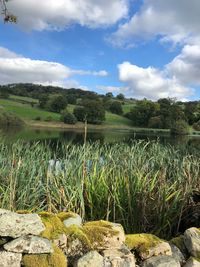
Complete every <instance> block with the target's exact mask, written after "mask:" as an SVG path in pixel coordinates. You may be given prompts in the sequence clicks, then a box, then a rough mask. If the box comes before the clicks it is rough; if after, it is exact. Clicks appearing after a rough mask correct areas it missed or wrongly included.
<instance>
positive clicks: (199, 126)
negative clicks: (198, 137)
mask: <svg viewBox="0 0 200 267" xmlns="http://www.w3.org/2000/svg"><path fill="white" fill-rule="evenodd" d="M192 126H193V128H194V129H195V130H196V131H200V120H199V121H197V122H196V123H194V124H193V125H192Z"/></svg>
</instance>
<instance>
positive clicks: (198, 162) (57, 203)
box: [0, 141, 200, 237]
mask: <svg viewBox="0 0 200 267" xmlns="http://www.w3.org/2000/svg"><path fill="white" fill-rule="evenodd" d="M58 157H59V158H60V163H61V166H60V164H58V166H57V168H51V170H50V169H49V160H50V159H57V158H58ZM199 189H200V159H199V156H198V153H196V154H195V153H193V154H190V153H188V151H187V150H184V149H182V150H181V149H175V148H173V147H171V146H162V145H161V144H159V143H157V142H144V141H134V142H133V143H132V144H131V145H126V144H114V145H99V144H98V143H96V144H85V145H84V146H81V145H66V144H62V145H58V146H57V147H56V148H54V149H53V150H52V149H51V148H50V147H49V146H48V145H45V144H41V143H33V144H29V143H26V144H24V143H21V142H17V143H14V144H11V145H6V144H4V143H3V142H1V143H0V207H1V208H9V209H12V210H19V209H20V210H21V209H28V210H31V211H41V210H48V211H52V212H57V211H61V210H72V211H75V212H78V213H79V214H81V215H83V216H84V219H86V220H89V219H107V220H111V221H116V222H119V223H121V224H122V225H123V226H124V227H125V229H126V231H127V232H147V231H148V232H149V231H151V232H153V233H156V234H158V235H160V236H165V237H166V236H170V235H171V234H175V233H176V232H177V231H178V228H179V224H180V221H181V219H182V215H183V214H184V212H185V211H186V210H187V209H188V208H189V207H190V201H191V196H192V194H193V190H199Z"/></svg>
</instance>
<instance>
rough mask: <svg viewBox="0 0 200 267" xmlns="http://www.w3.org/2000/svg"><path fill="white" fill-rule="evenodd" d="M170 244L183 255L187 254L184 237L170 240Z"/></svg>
mask: <svg viewBox="0 0 200 267" xmlns="http://www.w3.org/2000/svg"><path fill="white" fill-rule="evenodd" d="M170 243H172V244H173V245H175V246H176V247H177V248H179V249H180V251H181V252H182V253H184V254H187V248H186V247H185V243H184V235H180V236H177V237H174V238H173V239H171V240H170Z"/></svg>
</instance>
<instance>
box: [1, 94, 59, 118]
mask: <svg viewBox="0 0 200 267" xmlns="http://www.w3.org/2000/svg"><path fill="white" fill-rule="evenodd" d="M0 106H2V107H3V108H4V109H5V110H6V111H9V112H13V113H15V115H16V116H19V117H20V118H22V119H25V120H34V119H35V118H36V117H40V118H41V119H42V120H45V119H46V118H48V117H51V118H52V120H54V121H59V119H60V114H57V113H54V112H48V111H45V110H41V109H38V108H34V107H31V106H30V105H29V104H22V103H19V102H16V101H13V100H9V99H0Z"/></svg>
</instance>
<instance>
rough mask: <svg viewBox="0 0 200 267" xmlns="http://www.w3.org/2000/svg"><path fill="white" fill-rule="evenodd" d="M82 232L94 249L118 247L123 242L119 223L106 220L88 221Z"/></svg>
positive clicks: (123, 238)
mask: <svg viewBox="0 0 200 267" xmlns="http://www.w3.org/2000/svg"><path fill="white" fill-rule="evenodd" d="M83 232H84V233H85V235H86V236H87V238H88V239H89V241H90V243H91V245H92V247H93V248H94V249H95V250H105V249H108V248H120V247H121V246H122V245H123V244H124V242H125V234H124V229H123V227H122V226H121V224H117V223H112V222H108V221H103V220H101V221H94V222H88V223H86V224H85V225H84V226H83Z"/></svg>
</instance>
